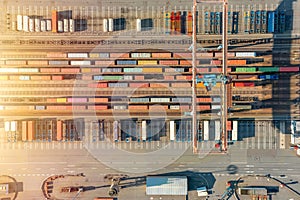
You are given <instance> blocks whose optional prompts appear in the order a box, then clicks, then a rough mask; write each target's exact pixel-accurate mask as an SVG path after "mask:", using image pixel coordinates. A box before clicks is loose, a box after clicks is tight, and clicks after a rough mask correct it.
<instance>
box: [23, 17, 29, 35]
mask: <svg viewBox="0 0 300 200" xmlns="http://www.w3.org/2000/svg"><path fill="white" fill-rule="evenodd" d="M23 31H25V32H28V31H29V17H28V16H27V15H23Z"/></svg>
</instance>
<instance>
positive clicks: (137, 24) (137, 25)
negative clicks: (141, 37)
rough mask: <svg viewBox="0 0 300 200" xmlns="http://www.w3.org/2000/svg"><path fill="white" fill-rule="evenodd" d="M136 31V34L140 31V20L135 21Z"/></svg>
mask: <svg viewBox="0 0 300 200" xmlns="http://www.w3.org/2000/svg"><path fill="white" fill-rule="evenodd" d="M136 31H137V32H140V31H142V20H141V19H136Z"/></svg>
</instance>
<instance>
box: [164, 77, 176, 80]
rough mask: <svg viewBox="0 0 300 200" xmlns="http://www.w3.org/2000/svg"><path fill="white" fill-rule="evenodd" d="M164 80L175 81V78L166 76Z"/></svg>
mask: <svg viewBox="0 0 300 200" xmlns="http://www.w3.org/2000/svg"><path fill="white" fill-rule="evenodd" d="M164 80H169V81H171V80H174V76H164Z"/></svg>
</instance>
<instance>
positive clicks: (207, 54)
mask: <svg viewBox="0 0 300 200" xmlns="http://www.w3.org/2000/svg"><path fill="white" fill-rule="evenodd" d="M196 57H197V58H202V57H209V58H211V57H214V53H196Z"/></svg>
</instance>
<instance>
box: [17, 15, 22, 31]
mask: <svg viewBox="0 0 300 200" xmlns="http://www.w3.org/2000/svg"><path fill="white" fill-rule="evenodd" d="M17 30H18V31H22V30H23V16H22V15H17Z"/></svg>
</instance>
